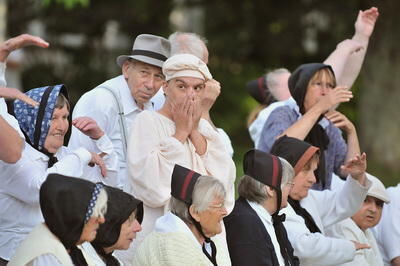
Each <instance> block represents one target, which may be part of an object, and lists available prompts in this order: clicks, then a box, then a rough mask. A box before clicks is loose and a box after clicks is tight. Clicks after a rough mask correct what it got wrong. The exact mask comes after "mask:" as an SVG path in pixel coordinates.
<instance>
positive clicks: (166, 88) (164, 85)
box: [162, 81, 169, 96]
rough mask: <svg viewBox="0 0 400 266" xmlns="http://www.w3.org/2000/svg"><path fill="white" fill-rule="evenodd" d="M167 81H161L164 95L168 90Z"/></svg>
mask: <svg viewBox="0 0 400 266" xmlns="http://www.w3.org/2000/svg"><path fill="white" fill-rule="evenodd" d="M168 85H169V82H168V81H164V82H163V85H162V88H163V91H164V94H165V96H167V95H168V90H169V86H168Z"/></svg>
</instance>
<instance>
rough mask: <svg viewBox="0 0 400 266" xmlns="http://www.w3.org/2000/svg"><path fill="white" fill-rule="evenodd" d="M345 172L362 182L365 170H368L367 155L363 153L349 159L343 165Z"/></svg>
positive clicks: (342, 168)
mask: <svg viewBox="0 0 400 266" xmlns="http://www.w3.org/2000/svg"><path fill="white" fill-rule="evenodd" d="M341 170H342V171H343V172H344V173H348V174H350V175H351V177H352V178H354V179H356V180H358V181H359V182H360V183H364V182H362V181H363V179H364V178H365V171H366V170H367V155H366V154H365V152H364V153H363V154H361V156H360V155H357V156H355V157H354V158H353V159H350V160H348V161H347V162H345V163H344V165H342V166H341Z"/></svg>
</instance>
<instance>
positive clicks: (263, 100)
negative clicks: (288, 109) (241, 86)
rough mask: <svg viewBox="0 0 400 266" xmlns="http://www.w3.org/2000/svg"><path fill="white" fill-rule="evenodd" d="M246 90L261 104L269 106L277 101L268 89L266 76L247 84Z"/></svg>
mask: <svg viewBox="0 0 400 266" xmlns="http://www.w3.org/2000/svg"><path fill="white" fill-rule="evenodd" d="M246 90H247V92H248V93H249V94H250V96H251V97H253V98H254V99H255V100H256V101H257V102H259V103H260V104H266V105H269V104H271V103H273V102H275V101H276V100H275V98H274V97H273V96H272V94H271V93H270V91H269V89H268V87H267V80H266V79H265V76H261V77H259V78H258V79H255V80H251V81H249V82H247V84H246Z"/></svg>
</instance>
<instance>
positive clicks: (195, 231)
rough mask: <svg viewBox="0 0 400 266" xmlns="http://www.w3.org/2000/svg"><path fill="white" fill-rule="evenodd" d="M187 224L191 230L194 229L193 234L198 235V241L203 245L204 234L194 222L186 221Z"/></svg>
mask: <svg viewBox="0 0 400 266" xmlns="http://www.w3.org/2000/svg"><path fill="white" fill-rule="evenodd" d="M185 223H186V225H187V226H188V227H189V229H190V231H192V233H193V235H194V236H195V237H196V239H197V241H198V242H199V243H200V245H203V243H204V241H205V239H204V237H203V236H202V234H201V233H200V232H199V230H197V228H196V226H195V225H194V224H192V223H187V222H185Z"/></svg>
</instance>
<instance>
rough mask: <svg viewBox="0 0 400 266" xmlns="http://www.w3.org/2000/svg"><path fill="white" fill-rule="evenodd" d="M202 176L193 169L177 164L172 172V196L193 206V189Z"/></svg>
mask: <svg viewBox="0 0 400 266" xmlns="http://www.w3.org/2000/svg"><path fill="white" fill-rule="evenodd" d="M200 176H201V175H200V174H199V173H196V172H195V171H193V170H191V169H188V168H185V167H183V166H180V165H178V164H175V167H174V170H173V172H172V180H171V195H172V196H173V197H174V198H176V199H179V200H181V201H183V202H185V203H186V204H192V194H193V188H194V185H195V184H196V181H197V179H198V178H199V177H200Z"/></svg>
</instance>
